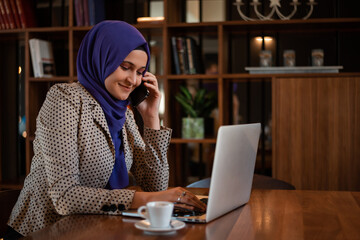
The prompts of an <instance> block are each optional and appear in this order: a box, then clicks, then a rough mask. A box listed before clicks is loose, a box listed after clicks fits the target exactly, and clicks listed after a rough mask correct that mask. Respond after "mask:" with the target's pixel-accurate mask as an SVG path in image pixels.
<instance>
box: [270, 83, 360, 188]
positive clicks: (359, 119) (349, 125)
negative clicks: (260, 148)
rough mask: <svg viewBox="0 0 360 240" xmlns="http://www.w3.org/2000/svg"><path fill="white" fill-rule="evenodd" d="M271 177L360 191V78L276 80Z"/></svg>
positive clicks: (302, 184)
mask: <svg viewBox="0 0 360 240" xmlns="http://www.w3.org/2000/svg"><path fill="white" fill-rule="evenodd" d="M272 91H273V106H272V107H273V121H272V122H273V151H274V153H273V176H274V177H275V178H278V179H282V180H285V181H287V182H290V183H292V184H293V185H294V186H295V187H296V188H297V189H314V190H315V189H316V190H353V191H354V190H355V191H359V190H360V126H359V125H360V77H349V76H345V77H299V78H273V89H272Z"/></svg>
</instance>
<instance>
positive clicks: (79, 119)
mask: <svg viewBox="0 0 360 240" xmlns="http://www.w3.org/2000/svg"><path fill="white" fill-rule="evenodd" d="M36 123H37V126H36V127H37V128H36V133H35V135H36V137H35V140H34V157H33V159H32V163H31V171H30V173H29V175H28V176H27V177H26V179H25V182H24V187H23V189H22V191H21V193H20V196H19V198H18V201H17V203H16V205H15V206H14V208H13V211H12V214H11V217H10V219H9V222H8V225H10V226H11V227H12V228H14V229H15V230H16V231H18V232H19V233H21V234H23V235H27V234H28V233H30V232H34V231H36V230H38V229H41V228H44V227H45V226H48V225H50V224H52V223H54V222H55V221H57V220H58V219H59V218H60V217H61V216H63V215H69V214H83V213H88V214H114V215H116V214H120V212H121V211H122V210H124V209H128V208H129V207H130V206H131V202H132V199H133V196H134V192H135V191H133V190H125V189H121V190H107V189H104V187H105V186H106V184H107V182H108V179H109V178H110V174H111V172H112V170H113V166H114V163H115V149H114V145H113V142H112V140H111V135H110V132H109V129H108V126H107V122H106V119H105V115H104V113H103V111H102V108H101V106H100V105H99V104H98V102H97V101H96V100H95V99H94V98H93V97H92V96H91V95H90V94H89V93H88V92H87V91H86V89H85V88H84V87H83V86H82V85H81V84H80V83H71V84H56V85H54V86H53V87H51V89H50V90H49V92H48V94H47V97H46V100H45V102H44V104H43V106H42V108H41V109H40V112H39V115H38V117H37V122H36ZM122 136H123V142H124V152H125V161H126V166H127V169H128V171H130V172H131V173H132V174H133V175H134V177H135V180H136V183H137V185H140V186H141V187H142V188H143V189H144V190H145V191H161V190H165V189H167V187H168V179H169V165H168V162H167V150H168V147H169V143H170V138H171V130H170V129H167V128H163V127H162V128H161V129H160V130H154V129H149V128H145V129H144V136H143V137H141V135H140V133H139V131H138V128H137V125H136V123H135V120H134V115H133V113H132V111H131V110H129V109H128V110H127V112H126V122H125V124H124V127H123V130H122Z"/></svg>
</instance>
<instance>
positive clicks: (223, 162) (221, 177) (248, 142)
mask: <svg viewBox="0 0 360 240" xmlns="http://www.w3.org/2000/svg"><path fill="white" fill-rule="evenodd" d="M260 126H261V125H260V123H253V124H240V125H228V126H221V127H220V128H219V131H218V135H217V140H216V148H215V157H214V163H213V169H212V174H211V181H210V190H209V196H208V200H207V209H206V213H202V214H201V215H195V216H189V215H184V216H173V219H176V220H180V221H184V222H197V223H207V222H210V221H212V220H214V219H216V218H218V217H220V216H222V215H224V214H226V213H228V212H230V211H232V210H234V209H236V208H238V207H240V206H242V205H244V204H246V203H247V202H248V201H249V199H250V194H251V187H252V181H253V176H254V169H255V160H256V154H257V149H258V143H259V137H260ZM199 198H200V197H199ZM122 215H123V216H132V217H136V216H138V215H137V213H136V212H134V211H131V210H130V211H124V212H123V213H122Z"/></svg>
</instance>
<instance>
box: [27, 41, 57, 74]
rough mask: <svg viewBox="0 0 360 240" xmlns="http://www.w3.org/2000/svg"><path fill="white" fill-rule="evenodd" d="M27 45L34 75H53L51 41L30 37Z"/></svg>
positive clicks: (53, 64) (53, 63) (53, 65)
mask: <svg viewBox="0 0 360 240" xmlns="http://www.w3.org/2000/svg"><path fill="white" fill-rule="evenodd" d="M29 46H30V55H31V62H32V66H33V71H34V77H52V76H54V75H55V62H54V55H53V50H52V44H51V42H49V41H46V40H41V39H37V38H32V39H30V40H29Z"/></svg>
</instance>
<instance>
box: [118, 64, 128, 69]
mask: <svg viewBox="0 0 360 240" xmlns="http://www.w3.org/2000/svg"><path fill="white" fill-rule="evenodd" d="M120 67H121V68H122V69H123V70H129V68H128V67H125V66H122V65H120Z"/></svg>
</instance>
